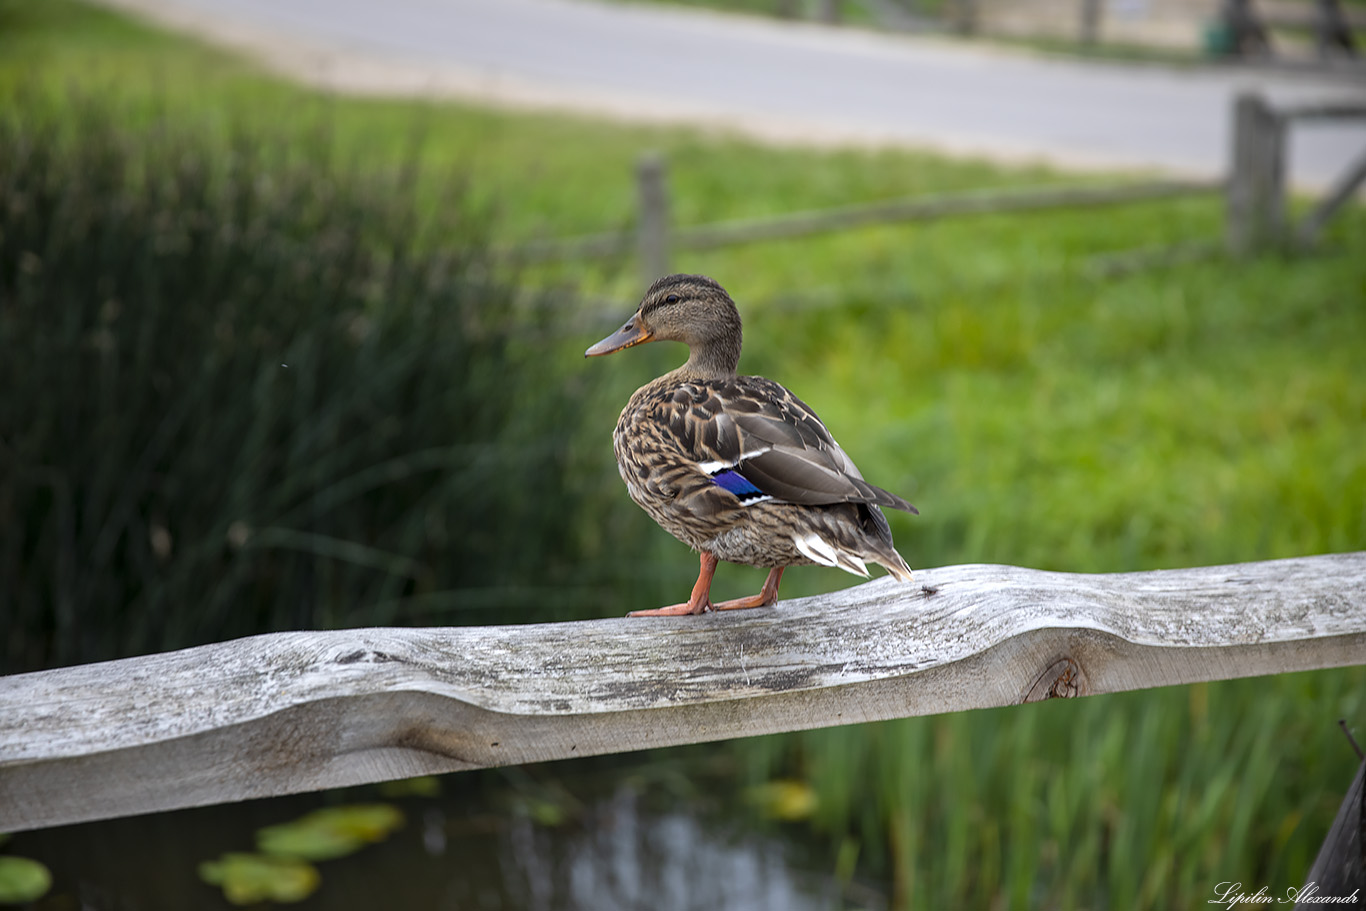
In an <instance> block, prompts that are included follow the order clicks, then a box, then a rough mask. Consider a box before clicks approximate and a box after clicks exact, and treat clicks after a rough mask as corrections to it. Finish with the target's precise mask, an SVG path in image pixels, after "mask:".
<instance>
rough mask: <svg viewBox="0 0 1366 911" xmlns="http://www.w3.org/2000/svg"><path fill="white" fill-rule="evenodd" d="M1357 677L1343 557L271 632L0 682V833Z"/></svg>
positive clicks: (981, 576)
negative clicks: (380, 784)
mask: <svg viewBox="0 0 1366 911" xmlns="http://www.w3.org/2000/svg"><path fill="white" fill-rule="evenodd" d="M1351 664H1366V552H1360V553H1350V554H1336V555H1326V556H1315V557H1303V558H1297V559H1290V560H1275V561H1270V562H1263V563H1246V564H1238V565H1233V566H1217V567H1205V568H1197V569H1174V570H1162V571H1156V572H1144V573H1125V574H1117V575H1075V574H1068V573H1055V572H1042V571H1038V570H1030V569H1021V568H1018V567H1011V566H983V565H973V566H949V567H944V568H940V569H926V570H920V571H918V572H917V576H916V583H915V584H913V585H898V584H896V583H895V582H893V581H891V580H890V579H879V580H877V581H875V582H870V583H866V584H863V585H859V586H856V587H854V588H850V589H847V590H845V591H841V592H838V593H835V594H831V595H825V596H821V597H817V598H808V599H797V600H792V601H785V602H782V603H780V604H779V605H778V606H777V607H776V608H772V609H756V610H751V611H738V612H727V613H721V614H708V615H704V616H701V617H693V618H668V619H648V620H647V619H632V620H627V619H624V618H623V619H617V620H593V621H580V622H571V623H553V624H538V625H526V626H502V627H472V628H469V627H467V628H450V629H358V630H339V631H334V632H297V633H276V634H271V635H264V636H256V637H252V638H248V639H239V640H236V641H233V642H224V643H219V644H215V645H206V646H202V647H199V648H192V649H186V650H184V651H178V652H170V653H165V654H158V655H149V656H146V657H140V658H128V659H124V660H120V661H110V662H104V663H100V664H91V665H83V666H78V667H70V668H60V669H56V670H49V671H41V672H38V673H31V674H20V675H15V676H11V677H7V678H0V831H13V830H21V829H27V828H33V827H39V826H48V825H57V824H61V823H69V822H76V821H80V820H90V819H100V818H105V817H112V816H120V815H129V814H136V813H144V812H149V811H154V810H168V809H173V808H177V807H187V806H195V805H202V804H209V803H217V802H224V801H233V800H243V799H246V798H252V797H263V796H268V795H276V794H285V793H291V792H297V791H307V790H315V789H320V788H326V787H333V786H340V785H352V784H360V783H363V782H372V781H382V780H386V779H393V778H402V777H406V776H412V775H419V774H427V773H438V772H449V771H454V770H460V769H473V768H479V767H484V766H496V765H505V764H513V763H523V762H535V761H540V760H547V759H559V758H564V757H571V756H586V755H590V754H595V753H610V752H623V751H627V750H635V749H641V748H646V747H660V746H668V745H673V744H682V743H696V742H703V741H710V740H719V739H723V738H729V737H740V736H747V735H751V734H764V733H771V732H776V731H791V730H800V729H805V728H812V727H824V726H831V725H839V724H850V723H854V722H861V721H874V720H882V719H889V718H903V717H907V716H912V715H927V714H935V713H940V712H952V711H961V710H964V709H973V708H983V707H987V706H1001V705H1010V704H1014V703H1020V702H1030V701H1036V700H1040V699H1046V698H1050V697H1054V696H1078V695H1090V694H1097V693H1112V692H1118V691H1122V690H1133V689H1142V688H1147V687H1155V686H1165V685H1171V684H1182V683H1191V682H1195V681H1203V680H1224V679H1230V678H1235V677H1248V676H1257V675H1263V674H1276V673H1283V672H1288V671H1299V670H1309V669H1313V668H1325V667H1336V666H1343V665H1351Z"/></svg>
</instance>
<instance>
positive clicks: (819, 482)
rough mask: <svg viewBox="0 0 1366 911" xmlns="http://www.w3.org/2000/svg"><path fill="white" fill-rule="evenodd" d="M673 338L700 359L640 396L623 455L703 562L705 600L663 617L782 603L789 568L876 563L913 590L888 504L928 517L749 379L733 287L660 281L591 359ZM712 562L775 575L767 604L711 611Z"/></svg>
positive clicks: (626, 469) (659, 515) (762, 382)
mask: <svg viewBox="0 0 1366 911" xmlns="http://www.w3.org/2000/svg"><path fill="white" fill-rule="evenodd" d="M660 339H669V340H675V341H682V342H684V343H686V344H687V345H688V347H689V358H688V362H687V363H686V364H684V365H683V366H682V367H679V368H678V369H676V370H673V371H670V372H669V373H667V374H665V375H664V376H661V377H659V378H658V379H656V380H654V381H652V382H650V383H648V384H646V385H645V386H643V387H641V388H640V389H639V390H637V391H636V393H635V394H634V395H632V396H631V399H630V401H628V402H627V403H626V407H625V408H624V409H623V410H622V412H621V417H620V419H619V420H618V421H617V427H616V432H615V433H614V435H613V444H614V449H615V452H616V457H617V466H618V468H619V469H620V471H621V476H622V479H623V480H624V481H625V482H626V487H627V490H628V491H629V492H630V495H631V499H633V500H635V502H636V503H638V504H639V505H640V506H641V507H642V508H643V509H644V510H645V511H646V512H647V513H648V514H649V515H650V517H651V518H653V519H654V520H655V521H656V522H658V523H659V524H660V525H661V526H663V528H664V529H665V530H666V531H668V532H669V533H670V534H672V535H673V536H674V537H676V538H678V539H679V540H680V541H682V542H683V543H685V544H687V545H688V546H690V547H692V548H693V549H694V550H698V551H700V552H702V555H703V561H702V574H701V576H700V577H699V580H698V586H697V587H695V588H694V592H693V598H692V599H691V600H690V601H689V602H687V603H686V604H681V605H675V606H674V607H673V608H665V609H662V611H661V612H663V613H697V612H700V611H702V610H707V609H709V608H712V607H716V608H721V607H750V606H758V604H761V603H763V604H770V603H772V602H773V601H775V600H776V596H777V584H778V578H779V577H780V576H781V572H782V568H783V567H786V566H792V565H807V564H813V563H821V564H824V565H828V566H838V567H839V568H841V569H844V570H847V571H849V572H853V573H857V574H860V575H864V576H866V575H867V569H866V567H865V565H864V564H865V562H875V563H878V564H881V565H882V566H884V567H885V568H886V569H887V570H888V572H890V573H891V574H892V575H894V576H896V577H897V578H898V579H901V580H903V581H910V578H911V571H910V568H909V567H908V566H907V565H906V562H905V561H904V560H903V559H902V558H901V556H900V555H899V554H898V553H897V552H896V550H895V548H894V547H893V544H892V534H891V529H890V528H889V527H888V525H887V519H886V517H884V516H883V514H882V511H881V509H880V507H883V506H889V507H892V508H894V509H902V510H906V511H909V512H915V511H916V510H915V507H913V506H911V505H910V504H909V503H907V502H906V501H905V500H903V499H901V498H900V497H898V496H896V495H895V494H892V493H888V492H887V491H885V490H882V489H881V488H878V487H874V486H873V485H871V484H869V483H868V482H866V481H865V480H863V475H862V474H860V473H859V470H858V468H857V467H856V466H855V465H854V463H853V461H852V460H850V458H849V457H848V456H847V455H846V454H845V453H844V450H842V449H841V448H840V447H839V445H838V444H837V443H836V442H835V440H834V438H833V437H832V436H831V435H830V432H829V431H828V430H826V428H825V425H824V424H822V423H821V420H820V418H818V417H816V415H815V413H814V412H813V411H812V410H811V409H810V408H809V407H807V405H806V404H805V403H804V402H802V401H801V400H800V399H798V398H797V397H796V396H795V395H793V394H792V393H791V392H789V391H788V390H787V389H785V388H783V387H782V386H780V385H779V384H777V383H775V382H773V381H772V380H768V379H765V378H763V377H758V376H737V375H736V373H735V368H736V366H737V365H738V363H739V358H740V346H741V329H740V317H739V313H738V312H737V311H736V309H735V305H734V303H733V302H732V301H731V299H730V296H729V295H728V294H726V292H725V290H724V289H722V288H721V286H720V285H718V284H717V283H716V282H714V281H712V280H711V279H709V278H706V277H705V276H698V275H670V276H667V277H665V278H662V279H660V280H659V281H657V282H655V283H654V285H652V286H651V287H650V289H649V291H647V292H646V294H645V297H644V299H643V300H642V301H641V304H640V307H639V309H638V310H637V311H636V313H635V314H634V315H633V316H632V317H631V320H630V321H628V322H627V324H626V325H625V326H623V327H622V328H621V329H620V330H618V331H617V332H616V333H614V334H613V335H611V336H609V337H608V338H605V339H603V340H602V341H601V342H599V343H598V344H596V345H594V346H593V347H592V348H590V349H589V350H588V352H587V353H588V354H590V355H595V354H609V353H611V352H613V351H618V350H620V349H622V348H625V347H630V346H631V345H634V344H638V343H640V342H645V341H654V340H660ZM709 556H710V558H711V563H710V566H711V568H712V569H714V566H715V560H717V559H720V560H725V561H727V562H731V563H744V564H748V565H751V566H763V567H768V568H770V569H772V570H773V572H772V573H771V574H770V578H769V582H768V583H766V584H765V590H764V593H763V594H761V595H760V596H756V598H752V599H740V601H738V602H727V603H726V604H722V605H712V603H711V601H710V599H709V595H708V590H709V587H710V579H711V571H710V570H709V568H708V559H709ZM699 589H701V591H700V592H699ZM641 613H654V612H641Z"/></svg>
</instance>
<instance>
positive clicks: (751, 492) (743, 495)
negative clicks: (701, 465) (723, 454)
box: [711, 468, 765, 503]
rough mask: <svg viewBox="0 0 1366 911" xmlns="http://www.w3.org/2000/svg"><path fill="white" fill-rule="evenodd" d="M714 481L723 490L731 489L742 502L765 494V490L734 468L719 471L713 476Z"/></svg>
mask: <svg viewBox="0 0 1366 911" xmlns="http://www.w3.org/2000/svg"><path fill="white" fill-rule="evenodd" d="M711 480H712V483H713V484H715V485H716V486H717V487H720V488H721V489H722V490H729V491H730V492H731V493H733V494H735V495H736V496H737V497H739V498H740V502H742V503H743V502H745V501H746V500H752V499H754V498H756V497H762V496H764V495H765V494H764V492H763V491H762V490H760V489H759V488H757V487H755V486H754V485H753V484H752V483H751V482H750V481H749V480H748V479H747V478H746V477H745V476H744V475H742V474H740V472H738V471H734V470H732V469H729V468H727V469H725V470H723V471H718V472H717V473H716V474H714V475H712V476H711Z"/></svg>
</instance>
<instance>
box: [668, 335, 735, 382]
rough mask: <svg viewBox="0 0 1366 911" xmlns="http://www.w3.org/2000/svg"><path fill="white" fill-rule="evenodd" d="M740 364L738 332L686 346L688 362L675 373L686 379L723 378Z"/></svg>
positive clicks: (732, 373) (732, 374) (732, 372)
mask: <svg viewBox="0 0 1366 911" xmlns="http://www.w3.org/2000/svg"><path fill="white" fill-rule="evenodd" d="M739 364H740V332H739V330H738V329H737V330H736V331H735V332H728V333H726V334H725V335H723V336H721V337H720V338H715V339H709V340H707V341H705V342H696V343H694V344H692V345H689V346H688V362H687V363H686V364H684V365H683V366H682V367H679V368H678V370H676V371H675V373H678V374H681V375H682V376H685V377H687V378H688V379H699V380H724V379H727V378H729V377H732V376H735V368H736V367H737V366H739Z"/></svg>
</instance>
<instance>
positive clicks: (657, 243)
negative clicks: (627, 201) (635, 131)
mask: <svg viewBox="0 0 1366 911" xmlns="http://www.w3.org/2000/svg"><path fill="white" fill-rule="evenodd" d="M636 189H637V193H638V195H639V197H640V223H639V225H638V226H637V232H638V234H637V238H638V240H637V249H638V250H639V253H640V268H641V271H642V273H643V275H642V278H643V282H642V287H646V288H648V287H649V286H650V285H651V284H653V283H654V280H655V279H657V278H659V277H660V276H661V275H668V274H669V191H668V187H667V185H666V183H665V173H664V158H663V156H661V155H660V154H658V153H657V152H650V153H648V154H645V155H642V156H641V158H640V161H639V162H637V163H636Z"/></svg>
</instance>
